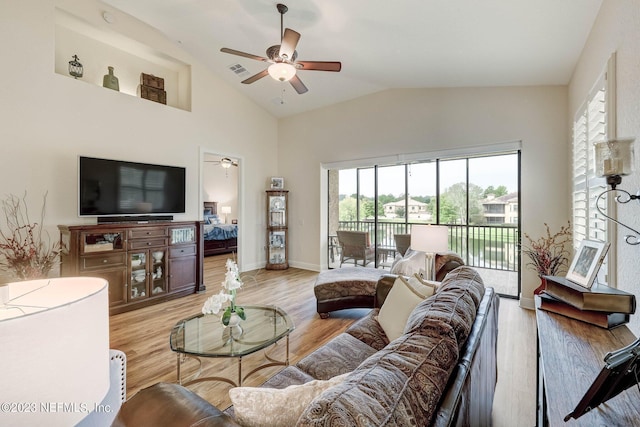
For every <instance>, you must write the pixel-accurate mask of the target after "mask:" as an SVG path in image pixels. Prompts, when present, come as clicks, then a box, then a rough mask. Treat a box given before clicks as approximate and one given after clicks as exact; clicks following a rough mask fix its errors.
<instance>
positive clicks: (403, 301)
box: [378, 277, 425, 341]
mask: <svg viewBox="0 0 640 427" xmlns="http://www.w3.org/2000/svg"><path fill="white" fill-rule="evenodd" d="M424 298H425V297H423V296H422V295H420V294H419V293H418V292H417V291H416V290H414V289H413V287H412V286H410V285H409V283H407V282H406V281H405V280H404V279H403V278H402V277H398V278H397V279H396V281H395V282H394V283H393V286H392V287H391V290H390V291H389V295H387V298H386V299H385V300H384V303H383V304H382V307H380V312H379V313H378V323H380V326H381V327H382V330H384V333H385V334H386V335H387V338H388V339H389V341H393V340H395V339H396V338H398V337H400V336H401V335H402V333H403V332H404V327H405V326H406V324H407V319H408V318H409V315H410V314H411V312H412V311H413V309H414V308H416V306H417V305H418V304H420V302H422V301H423V300H424Z"/></svg>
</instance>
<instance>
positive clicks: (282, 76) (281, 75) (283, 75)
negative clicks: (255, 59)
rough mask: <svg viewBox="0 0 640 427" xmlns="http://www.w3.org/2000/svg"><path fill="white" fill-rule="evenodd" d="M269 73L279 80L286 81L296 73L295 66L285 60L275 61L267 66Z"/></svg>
mask: <svg viewBox="0 0 640 427" xmlns="http://www.w3.org/2000/svg"><path fill="white" fill-rule="evenodd" d="M267 71H268V72H269V75H270V76H271V77H273V78H274V79H276V80H280V81H281V82H287V81H289V80H291V78H292V77H293V76H295V75H296V67H294V66H293V65H291V64H287V63H286V62H276V63H275V64H271V65H270V66H269V68H267Z"/></svg>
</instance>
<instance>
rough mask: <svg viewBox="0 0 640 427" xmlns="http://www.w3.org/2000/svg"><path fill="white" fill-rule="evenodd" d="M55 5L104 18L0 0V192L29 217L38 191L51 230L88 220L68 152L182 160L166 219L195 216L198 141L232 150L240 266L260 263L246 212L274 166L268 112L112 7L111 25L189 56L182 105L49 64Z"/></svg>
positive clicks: (259, 220) (256, 208)
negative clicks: (183, 174)
mask: <svg viewBox="0 0 640 427" xmlns="http://www.w3.org/2000/svg"><path fill="white" fill-rule="evenodd" d="M57 5H63V6H64V8H65V9H67V10H70V11H71V12H73V13H74V14H78V15H80V16H81V17H82V18H83V19H85V20H87V21H88V22H89V23H90V24H92V25H94V26H96V27H100V28H103V27H107V26H108V24H106V23H105V22H104V21H103V20H102V19H101V17H100V14H101V11H102V10H103V9H105V6H104V5H101V4H100V3H97V2H94V1H90V0H73V1H71V0H66V1H62V0H60V1H58V2H56V1H53V0H22V1H3V2H0V38H2V40H3V43H1V44H0V64H1V66H0V69H1V70H2V71H0V73H1V75H2V76H3V78H2V84H1V85H0V123H1V125H0V141H1V142H0V144H2V156H1V157H0V183H1V186H2V187H1V188H2V190H1V192H0V193H1V194H2V195H6V194H9V193H14V194H18V195H21V194H23V193H24V192H25V191H27V192H28V201H29V208H30V210H31V213H32V215H33V216H35V215H36V214H37V213H38V212H39V209H40V203H41V195H42V194H43V193H44V192H46V191H48V192H49V199H48V204H47V216H46V223H47V224H48V225H49V226H54V227H53V228H52V231H51V232H52V234H53V235H54V236H56V234H57V229H56V228H55V225H57V224H69V223H73V224H76V223H82V222H88V223H95V219H80V218H78V215H77V211H78V208H77V197H78V196H77V158H78V155H80V154H82V155H89V156H96V157H105V158H114V159H123V160H130V161H140V162H148V163H160V164H169V165H176V166H184V167H186V168H187V213H186V214H184V215H179V216H177V217H176V219H185V220H194V219H199V218H201V215H202V213H201V209H200V206H201V198H202V197H201V194H200V188H199V187H200V184H199V180H200V158H199V157H200V152H201V151H200V150H201V149H202V148H205V149H206V150H207V151H211V152H216V153H227V152H232V153H234V154H235V155H237V156H238V157H241V158H242V161H243V165H244V166H245V167H243V168H242V173H243V176H241V177H240V179H239V181H240V186H241V188H240V191H241V194H242V200H241V204H242V205H243V206H244V208H245V212H248V214H247V215H246V220H244V221H242V218H240V219H241V223H242V225H243V227H242V231H241V235H240V239H241V240H240V247H241V248H242V253H241V254H240V255H241V262H242V267H243V268H244V269H250V268H256V267H257V266H260V265H262V264H263V263H264V251H263V250H262V246H263V241H264V231H263V230H264V220H263V217H264V215H262V214H260V215H254V214H255V213H256V212H260V213H261V212H263V209H264V189H265V188H266V183H267V179H268V177H269V176H272V175H276V174H277V158H276V154H275V153H276V146H277V121H276V120H275V119H274V118H273V117H272V116H270V115H269V114H267V113H265V112H264V111H263V110H262V109H260V108H259V107H257V106H256V105H255V104H254V103H252V102H251V101H249V100H248V99H247V98H245V97H244V96H243V95H241V94H240V93H239V92H237V91H235V90H234V89H233V88H231V87H229V86H228V85H227V84H225V83H223V82H222V81H221V80H219V79H218V78H216V76H214V75H213V74H211V73H210V72H209V71H208V70H207V69H206V68H205V67H204V66H203V65H202V64H200V63H198V62H197V61H196V60H194V58H192V57H190V56H189V55H187V54H186V53H184V51H182V50H181V49H179V48H178V47H177V46H176V44H175V43H173V42H170V41H168V40H166V39H165V38H164V37H163V36H162V35H161V34H159V33H158V32H157V31H155V30H153V29H150V28H148V27H146V26H145V25H144V24H141V23H140V22H137V21H135V20H133V19H131V18H128V17H126V16H123V15H121V14H119V13H118V12H117V11H113V13H114V14H115V15H116V20H117V23H116V25H114V26H113V29H115V30H117V31H118V32H119V33H121V34H123V35H125V36H126V37H129V38H131V39H135V40H137V41H139V42H141V43H143V44H145V45H147V46H150V47H151V48H153V49H155V50H158V51H161V52H164V53H166V54H168V55H170V56H172V57H174V58H176V59H178V60H180V61H182V62H184V63H187V64H190V65H191V69H192V82H191V86H192V96H191V112H188V111H183V110H180V109H176V108H172V107H167V106H163V105H160V104H156V103H153V102H150V101H147V100H142V99H139V98H136V97H133V96H128V95H125V94H122V93H116V92H114V91H111V90H108V89H104V88H102V87H99V86H95V85H92V84H90V83H86V82H82V81H75V80H73V79H71V78H68V77H66V76H62V75H59V74H56V73H54V51H55V38H54V32H55V25H54V19H55V18H54V15H55V13H54V12H55V7H56V6H57ZM111 10H112V9H111ZM106 29H107V30H108V29H109V28H106ZM69 59H71V58H69ZM81 59H82V58H81ZM116 70H117V68H116ZM256 141H260V143H259V144H256V143H255V142H256ZM261 263H262V264H261Z"/></svg>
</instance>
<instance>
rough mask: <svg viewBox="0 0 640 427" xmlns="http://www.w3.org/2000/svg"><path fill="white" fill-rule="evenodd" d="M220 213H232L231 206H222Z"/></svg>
mask: <svg viewBox="0 0 640 427" xmlns="http://www.w3.org/2000/svg"><path fill="white" fill-rule="evenodd" d="M220 213H223V214H225V215H227V214H230V213H231V206H222V207H221V208H220Z"/></svg>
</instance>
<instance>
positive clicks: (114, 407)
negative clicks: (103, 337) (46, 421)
mask: <svg viewBox="0 0 640 427" xmlns="http://www.w3.org/2000/svg"><path fill="white" fill-rule="evenodd" d="M109 377H110V383H109V384H110V385H109V391H108V392H107V395H106V396H105V397H104V399H102V402H100V404H99V406H98V408H97V410H94V411H93V412H91V413H90V414H89V415H87V416H86V417H85V418H84V419H83V420H82V421H80V422H79V423H78V424H77V426H76V427H104V426H108V425H111V423H112V422H113V420H114V418H115V417H116V414H117V413H118V411H119V410H120V406H121V405H122V404H123V403H124V401H125V400H126V399H127V356H126V355H125V354H124V353H123V352H121V351H120V350H109Z"/></svg>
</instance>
